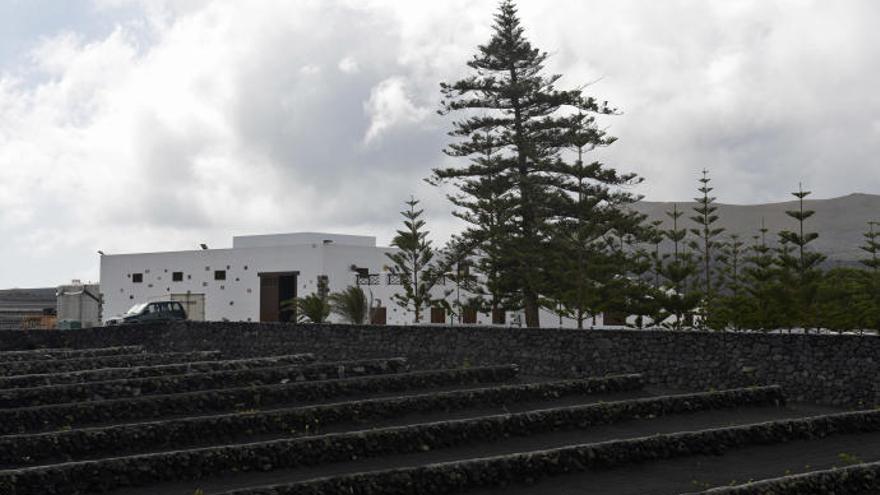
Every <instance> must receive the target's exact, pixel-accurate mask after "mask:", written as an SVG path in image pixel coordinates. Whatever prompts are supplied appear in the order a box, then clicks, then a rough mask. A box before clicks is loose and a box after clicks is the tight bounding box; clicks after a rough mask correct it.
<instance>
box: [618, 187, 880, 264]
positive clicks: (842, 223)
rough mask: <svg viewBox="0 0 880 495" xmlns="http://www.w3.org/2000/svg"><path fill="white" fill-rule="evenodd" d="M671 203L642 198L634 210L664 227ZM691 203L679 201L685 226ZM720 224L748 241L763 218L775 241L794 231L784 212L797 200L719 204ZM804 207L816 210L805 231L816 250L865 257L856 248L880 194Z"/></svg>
mask: <svg viewBox="0 0 880 495" xmlns="http://www.w3.org/2000/svg"><path fill="white" fill-rule="evenodd" d="M672 204H673V203H671V202H653V201H642V202H640V203H638V204H636V205H635V209H636V210H638V211H640V212H642V213H644V214H646V215H648V217H649V218H650V219H651V220H657V219H659V220H663V221H664V228H668V226H669V224H670V222H669V218H668V217H667V215H666V214H665V212H666V211H669V210H671V209H672ZM694 205H695V203H694V202H683V203H678V208H679V209H680V210H683V211H685V214H684V215H683V216H682V218H681V219H680V222H683V224H680V225H679V226H680V227H681V226H682V225H683V226H684V227H687V228H691V227H695V225H694V222H692V221H691V220H690V219H689V218H688V217H690V216H693V210H692V208H693V207H694ZM717 206H718V214H719V215H720V217H721V218H720V220H719V224H720V225H721V226H723V227H725V228H726V229H727V232H728V233H738V234H740V235H741V236H742V239H743V240H745V241H747V242H749V243H751V242H752V236H754V235H756V234H757V233H758V229H760V227H761V219H762V218H763V219H764V221H765V224H766V226H767V228H768V229H770V233H769V234H768V240H770V241H772V242H775V241H776V232H779V231H780V230H783V229H788V230H795V229H796V228H797V223H796V221H795V220H794V219H792V218H789V217H788V216H786V215H785V211H786V210H794V209H797V207H798V205H797V202H796V201H787V202H784V203H767V204H756V205H732V204H722V203H718V204H717ZM804 207H805V209H810V210H815V211H816V214H815V215H814V216H813V217H812V218H810V219H809V220H808V223H807V230H808V231H809V232H818V233H819V239H817V240H816V241H814V242H813V244H811V245H812V246H814V247H815V249H816V250H818V251H821V252H823V253H825V254H826V255H828V257H829V260H833V261H854V260H858V259H862V258H864V257H865V253H864V252H863V251H862V250H860V249H859V246H861V245H862V244H863V243H864V239H863V237H862V234H863V233H864V232H865V231H866V230H867V228H868V224H867V223H868V221H870V220H874V221H880V195H876V194H862V193H855V194H849V195H847V196H842V197H839V198H831V199H815V200H806V201H805V202H804Z"/></svg>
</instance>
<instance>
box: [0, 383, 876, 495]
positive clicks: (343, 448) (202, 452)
mask: <svg viewBox="0 0 880 495" xmlns="http://www.w3.org/2000/svg"><path fill="white" fill-rule="evenodd" d="M781 400H782V393H781V390H780V389H779V388H778V387H764V388H756V389H739V390H729V391H723V392H708V393H703V394H689V395H684V396H667V397H658V398H649V399H637V400H632V401H621V402H613V403H599V404H590V405H585V406H574V407H563V408H554V409H544V410H538V411H528V412H523V413H516V414H504V415H497V416H484V417H480V418H471V419H463V420H454V421H440V422H436V423H427V424H419V425H412V426H401V427H394V428H378V429H372V430H364V431H357V432H348V433H335V434H329V435H321V436H315V437H302V438H295V439H284V440H275V441H270V442H258V443H249V444H243V445H230V446H222V447H208V448H202V449H192V450H177V451H171V452H159V453H153V454H144V455H137V456H130V457H116V458H109V459H102V460H98V461H85V462H71V463H67V464H58V465H55V466H50V467H45V468H44V467H39V468H24V469H20V470H12V471H3V472H0V487H4V486H7V487H14V488H15V489H20V488H25V487H26V488H34V487H42V489H43V490H46V488H47V487H58V488H61V487H64V488H66V489H68V490H69V489H71V488H73V489H75V490H79V491H83V492H87V493H92V492H100V491H108V490H112V489H114V488H120V487H124V486H137V485H148V484H151V483H156V482H161V481H173V480H188V479H198V478H201V477H206V476H211V475H218V474H220V473H223V472H228V471H231V470H236V471H239V472H245V471H269V470H273V469H282V468H292V467H299V466H308V465H318V464H325V463H332V462H340V461H346V460H351V459H360V458H364V457H373V456H380V455H392V454H405V453H414V452H420V451H425V450H435V449H439V448H446V447H451V446H457V445H463V444H468V443H472V442H487V441H498V440H502V439H504V438H507V437H510V436H528V435H534V434H539V433H545V432H549V431H557V430H566V429H575V428H586V427H589V426H591V425H595V424H606V423H614V422H618V421H621V420H625V419H634V418H640V417H646V416H648V417H653V416H658V415H666V414H675V413H682V412H693V411H700V410H706V409H716V408H727V407H737V406H744V405H750V404H766V403H768V402H770V403H777V402H779V401H781ZM876 415H877V416H878V419H877V420H876V421H875V422H874V423H873V424H872V426H873V427H874V428H880V412H878V413H877V414H876ZM701 433H705V432H701ZM752 436H754V435H752ZM655 438H661V440H660V441H655V443H657V444H658V447H662V448H663V449H665V450H670V449H672V450H674V449H676V448H678V447H677V446H676V445H666V444H665V439H662V437H655ZM652 440H654V439H648V440H647V441H652ZM750 440H751V438H749V436H748V434H744V435H743V438H742V439H740V442H741V443H747V442H749V441H750ZM784 440H785V438H784V437H783V438H779V439H778V440H777V441H784ZM672 443H673V444H675V442H672ZM596 445H603V444H596ZM713 448H715V449H717V448H718V447H717V446H714V447H713ZM623 451H624V449H621V452H623ZM619 455H622V454H618V456H619ZM603 462H607V461H603ZM7 473H8V474H7ZM484 475H485V473H484ZM96 480H100V481H96ZM4 483H6V484H5V485H4ZM43 493H56V492H54V491H51V490H49V491H44V492H43ZM323 493H340V492H338V491H332V490H328V491H326V492H323Z"/></svg>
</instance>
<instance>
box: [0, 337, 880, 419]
mask: <svg viewBox="0 0 880 495" xmlns="http://www.w3.org/2000/svg"><path fill="white" fill-rule="evenodd" d="M122 345H143V346H145V347H146V348H147V350H148V351H150V352H184V351H193V350H219V351H220V352H221V353H222V355H223V357H224V358H233V357H248V356H258V355H272V354H290V353H297V352H313V353H315V354H316V355H317V356H319V357H320V358H324V359H333V360H338V359H363V358H369V357H375V358H381V357H389V356H405V357H407V358H409V362H410V364H411V365H412V366H414V367H415V368H437V367H449V366H477V365H493V364H503V363H511V362H512V363H517V364H518V365H519V366H520V367H521V370H522V373H523V374H531V375H542V376H550V377H572V378H574V377H581V376H598V375H605V374H619V373H644V374H645V377H646V379H647V380H648V381H649V382H650V383H652V384H655V385H661V386H668V387H672V388H677V389H682V390H707V389H710V388H715V389H722V388H729V387H742V386H751V385H770V384H780V385H782V386H783V387H784V389H785V392H786V394H787V396H788V397H789V398H790V399H791V400H793V401H807V402H814V403H819V404H829V405H840V406H848V407H872V406H875V405H880V380H877V379H876V377H877V376H878V374H880V338H877V337H873V336H864V337H863V336H836V335H778V334H774V335H767V334H761V333H709V332H670V331H635V330H616V331H614V330H592V331H591V330H560V329H550V328H547V329H512V328H487V327H476V326H469V327H441V326H418V327H405V326H382V327H378V326H347V325H288V324H265V323H263V324H261V323H237V322H213V323H204V322H186V323H178V324H173V325H153V326H133V327H108V328H90V329H83V330H76V331H64V332H45V331H4V332H0V351H5V350H26V349H36V348H48V347H65V348H88V347H109V346H122Z"/></svg>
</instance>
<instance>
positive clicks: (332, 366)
mask: <svg viewBox="0 0 880 495" xmlns="http://www.w3.org/2000/svg"><path fill="white" fill-rule="evenodd" d="M405 367H406V359H404V358H393V359H368V360H367V359H365V360H359V361H339V362H327V363H314V364H309V365H295V366H283V367H274V368H257V369H247V370H227V371H213V372H208V373H188V374H185V375H170V376H161V377H149V378H133V379H128V378H125V379H121V380H109V381H101V382H89V383H75V384H69V385H49V386H44V387H32V388H14V389H7V390H0V408H10V407H30V406H41V405H46V404H62V403H66V402H77V401H93V400H105V399H118V398H124V397H140V396H146V395H157V394H176V393H182V392H192V391H196V390H211V389H217V388H230V387H244V386H254V385H271V384H276V383H287V382H300V381H307V380H328V379H331V378H346V377H351V376H366V375H381V374H388V373H398V372H400V371H401V370H402V369H404V368H405Z"/></svg>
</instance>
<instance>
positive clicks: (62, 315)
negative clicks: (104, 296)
mask: <svg viewBox="0 0 880 495" xmlns="http://www.w3.org/2000/svg"><path fill="white" fill-rule="evenodd" d="M55 297H56V299H57V308H58V311H57V315H58V323H57V325H58V328H61V329H71V328H79V327H95V326H100V325H101V323H102V319H101V290H100V287H99V286H98V284H83V283H82V282H81V281H79V280H74V281H73V282H71V283H70V284H68V285H62V286H60V287H58V290H57V292H56V293H55Z"/></svg>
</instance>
